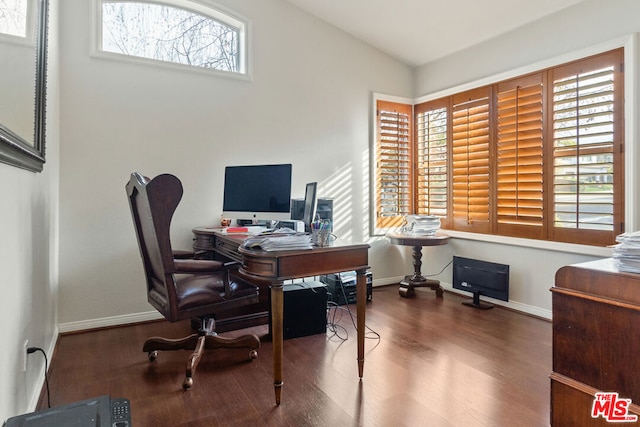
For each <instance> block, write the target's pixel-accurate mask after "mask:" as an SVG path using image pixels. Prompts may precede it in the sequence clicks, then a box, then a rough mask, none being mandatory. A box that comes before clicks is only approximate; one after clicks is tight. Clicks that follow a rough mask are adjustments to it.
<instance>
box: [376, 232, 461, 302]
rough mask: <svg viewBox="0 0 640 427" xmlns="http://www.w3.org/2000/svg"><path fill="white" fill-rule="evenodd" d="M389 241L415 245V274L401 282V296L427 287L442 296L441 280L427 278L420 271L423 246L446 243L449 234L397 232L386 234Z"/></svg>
mask: <svg viewBox="0 0 640 427" xmlns="http://www.w3.org/2000/svg"><path fill="white" fill-rule="evenodd" d="M386 237H387V239H389V243H391V244H393V245H403V246H412V247H413V274H411V275H408V276H405V277H404V280H403V281H402V282H400V288H399V289H398V292H399V293H400V296H401V297H405V298H409V297H412V296H414V295H415V294H416V292H415V290H414V289H415V288H421V287H427V288H431V289H432V290H434V291H436V297H438V298H442V295H443V292H444V291H443V289H442V286H440V281H439V280H432V279H427V278H426V277H424V276H423V275H422V272H421V271H420V270H421V268H422V247H423V246H440V245H446V244H447V242H448V241H449V236H447V235H446V234H441V233H436V234H435V235H429V236H421V235H413V234H402V233H397V232H392V233H388V234H387V235H386Z"/></svg>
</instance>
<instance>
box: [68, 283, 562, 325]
mask: <svg viewBox="0 0 640 427" xmlns="http://www.w3.org/2000/svg"><path fill="white" fill-rule="evenodd" d="M403 279H404V276H401V277H390V278H385V279H374V280H373V284H372V286H374V287H375V286H386V285H393V284H396V283H400V281H401V280H403ZM441 286H442V288H443V289H445V290H447V291H449V292H453V293H456V294H460V295H465V296H469V293H468V292H462V291H458V290H457V289H453V287H452V286H451V284H449V283H444V282H442V283H441ZM482 299H483V300H486V301H487V302H490V303H492V304H494V305H500V306H503V307H507V308H510V309H512V310H516V311H520V312H523V313H527V314H530V315H532V316H537V317H541V318H543V319H548V320H551V310H545V309H542V308H540V307H535V306H532V305H527V304H522V303H519V302H517V301H501V300H496V299H493V298H489V297H485V296H483V297H482ZM162 318H163V317H162V315H161V314H160V313H158V312H157V311H147V312H143V313H134V314H126V315H122V316H113V317H103V318H99V319H89V320H83V321H80V322H68V323H61V324H59V325H58V332H59V333H61V334H64V333H67V332H77V331H84V330H88V329H98V328H104V327H109V326H120V325H126V324H129V323H139V322H147V321H150V320H160V319H162Z"/></svg>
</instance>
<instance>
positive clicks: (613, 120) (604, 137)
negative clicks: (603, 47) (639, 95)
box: [552, 51, 623, 243]
mask: <svg viewBox="0 0 640 427" xmlns="http://www.w3.org/2000/svg"><path fill="white" fill-rule="evenodd" d="M622 60H623V58H622V52H621V51H615V52H611V53H609V54H607V55H600V56H597V57H593V58H589V59H586V60H583V61H580V62H577V63H571V64H567V65H565V66H562V67H558V68H556V69H554V70H552V78H553V100H552V103H553V107H552V109H553V129H552V134H553V139H552V150H553V178H552V179H553V202H552V203H553V234H554V237H555V238H561V239H569V238H570V239H572V240H579V241H580V242H581V243H590V242H591V241H592V240H593V239H596V238H597V236H598V235H604V236H607V235H612V234H616V233H619V232H621V231H622V230H621V227H620V224H621V223H622V220H621V215H622V212H621V209H622V207H623V199H622V194H623V193H621V192H620V191H616V189H620V188H622V184H623V183H622V182H621V178H622V174H621V170H622V162H621V160H620V157H621V152H622V148H621V147H622V144H621V138H622V135H621V133H622V127H621V123H622V119H621V115H620V111H621V109H622V73H621V71H620V70H621V65H622ZM585 231H589V233H585Z"/></svg>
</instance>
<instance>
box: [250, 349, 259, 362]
mask: <svg viewBox="0 0 640 427" xmlns="http://www.w3.org/2000/svg"><path fill="white" fill-rule="evenodd" d="M257 357H258V352H257V351H255V350H251V351H250V352H249V360H254V359H256V358H257Z"/></svg>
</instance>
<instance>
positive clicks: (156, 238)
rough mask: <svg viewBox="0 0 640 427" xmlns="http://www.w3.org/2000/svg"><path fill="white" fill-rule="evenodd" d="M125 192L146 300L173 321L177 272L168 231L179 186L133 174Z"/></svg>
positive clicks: (164, 178) (160, 177)
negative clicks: (142, 267) (143, 275)
mask: <svg viewBox="0 0 640 427" xmlns="http://www.w3.org/2000/svg"><path fill="white" fill-rule="evenodd" d="M126 189H127V195H128V199H129V207H130V208H131V216H132V219H133V224H134V227H135V231H136V235H137V238H138V247H139V249H140V256H141V257H142V263H143V266H144V273H145V276H146V279H147V299H148V301H149V303H150V304H151V305H152V306H154V307H155V308H156V309H157V310H158V311H159V312H160V313H161V314H162V315H163V316H164V317H165V318H167V319H170V320H171V319H175V318H176V317H177V295H176V287H175V282H174V276H173V274H174V273H175V271H176V269H175V263H174V259H173V253H172V250H171V240H170V232H169V231H170V226H171V218H172V217H173V213H174V212H175V210H176V208H177V206H178V203H179V202H180V199H181V198H182V183H181V182H180V180H179V179H178V178H176V177H175V176H173V175H170V174H163V175H158V176H157V177H155V178H153V179H151V180H150V179H149V178H147V177H145V176H143V175H141V174H139V173H137V172H134V173H132V174H131V178H130V179H129V182H128V183H127V185H126Z"/></svg>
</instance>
